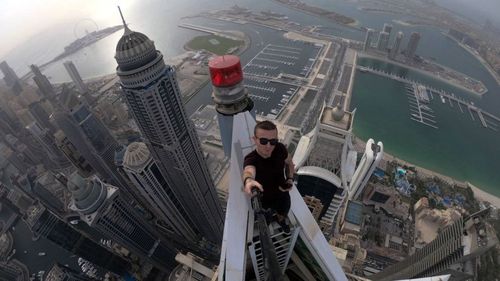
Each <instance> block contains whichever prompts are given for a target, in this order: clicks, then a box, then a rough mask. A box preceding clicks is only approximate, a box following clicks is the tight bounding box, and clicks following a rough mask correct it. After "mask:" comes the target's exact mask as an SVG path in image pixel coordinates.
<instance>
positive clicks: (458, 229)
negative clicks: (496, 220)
mask: <svg viewBox="0 0 500 281" xmlns="http://www.w3.org/2000/svg"><path fill="white" fill-rule="evenodd" d="M488 215H489V209H484V210H482V211H479V212H477V213H475V214H472V215H470V216H469V217H467V218H465V219H464V218H460V219H458V220H457V221H455V222H454V223H453V224H452V225H450V226H448V227H446V228H445V229H443V230H442V231H441V232H440V233H439V235H438V236H437V237H436V238H435V239H434V240H433V241H432V242H430V243H429V244H427V245H426V246H425V247H424V248H422V249H420V250H418V251H417V252H416V253H415V254H413V255H411V256H409V257H408V258H406V259H405V260H403V261H400V262H398V263H396V264H393V265H391V266H389V267H387V268H385V269H384V270H382V271H381V272H379V273H377V274H375V275H372V276H370V279H372V280H376V281H389V280H400V279H409V278H417V277H428V276H432V275H437V274H442V273H443V272H447V273H448V272H450V271H451V272H453V271H454V270H456V271H459V272H460V275H462V276H463V275H466V277H468V278H464V279H457V280H471V279H474V278H473V276H474V270H475V267H476V266H475V264H476V259H477V258H479V256H480V255H481V254H483V253H484V252H486V251H487V250H488V249H491V248H492V247H494V246H495V245H496V244H497V243H498V240H497V239H496V237H495V233H494V232H492V231H489V230H487V227H486V226H485V224H484V220H485V219H486V218H487V217H488ZM469 278H470V279H469ZM454 280H455V279H454Z"/></svg>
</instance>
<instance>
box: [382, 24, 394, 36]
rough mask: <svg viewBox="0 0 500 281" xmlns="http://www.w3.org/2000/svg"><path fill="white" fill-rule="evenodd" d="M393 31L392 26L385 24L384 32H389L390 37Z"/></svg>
mask: <svg viewBox="0 0 500 281" xmlns="http://www.w3.org/2000/svg"><path fill="white" fill-rule="evenodd" d="M391 31H392V25H391V24H388V23H384V29H383V32H387V33H388V34H389V36H390V35H391Z"/></svg>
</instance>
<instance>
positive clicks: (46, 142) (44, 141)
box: [26, 122, 71, 170]
mask: <svg viewBox="0 0 500 281" xmlns="http://www.w3.org/2000/svg"><path fill="white" fill-rule="evenodd" d="M26 129H28V131H29V132H30V133H31V134H32V135H33V137H34V138H35V139H36V140H37V141H38V143H39V144H40V145H41V146H42V147H43V149H44V151H45V155H44V157H43V159H42V161H43V162H44V164H46V165H47V167H48V168H50V169H53V170H59V169H64V168H67V167H69V166H70V165H71V162H70V161H68V159H67V158H66V157H65V156H64V154H63V153H62V152H61V150H60V149H59V148H58V147H57V145H56V141H55V139H54V135H53V134H51V133H50V131H49V129H46V128H45V129H44V128H41V127H40V125H39V124H38V123H37V122H33V123H31V124H29V125H28V126H27V127H26Z"/></svg>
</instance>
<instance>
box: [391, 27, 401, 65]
mask: <svg viewBox="0 0 500 281" xmlns="http://www.w3.org/2000/svg"><path fill="white" fill-rule="evenodd" d="M403 37H404V34H403V32H401V31H400V32H398V34H397V35H396V39H395V40H394V45H392V48H391V51H390V52H389V58H390V59H395V58H396V57H397V55H399V48H401V42H402V41H403Z"/></svg>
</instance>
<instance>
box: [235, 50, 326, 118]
mask: <svg viewBox="0 0 500 281" xmlns="http://www.w3.org/2000/svg"><path fill="white" fill-rule="evenodd" d="M288 43H289V44H287V45H286V46H283V45H274V44H268V45H267V46H265V47H264V49H262V50H261V51H260V52H259V53H258V54H257V55H256V56H255V57H254V58H253V59H251V60H250V62H248V64H247V65H245V67H244V68H243V71H244V73H245V85H246V87H247V88H248V91H249V95H250V97H251V98H252V100H253V101H254V103H255V111H256V113H257V114H258V115H261V116H264V117H267V118H271V119H275V118H276V117H277V116H278V115H279V114H280V113H281V112H282V111H283V109H284V108H285V107H286V105H287V104H288V102H289V101H290V100H291V99H292V97H293V96H294V95H295V94H296V93H297V91H298V89H299V87H298V86H297V85H294V84H292V83H290V84H289V83H287V82H286V81H287V80H282V79H280V78H281V75H283V74H285V75H288V76H290V75H291V76H297V77H302V78H306V77H308V76H309V74H310V73H311V70H312V69H313V67H314V64H315V63H316V60H317V57H318V55H319V54H320V52H321V49H322V48H323V46H322V45H317V44H311V43H305V42H299V41H289V42H288ZM290 82H293V81H290Z"/></svg>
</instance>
